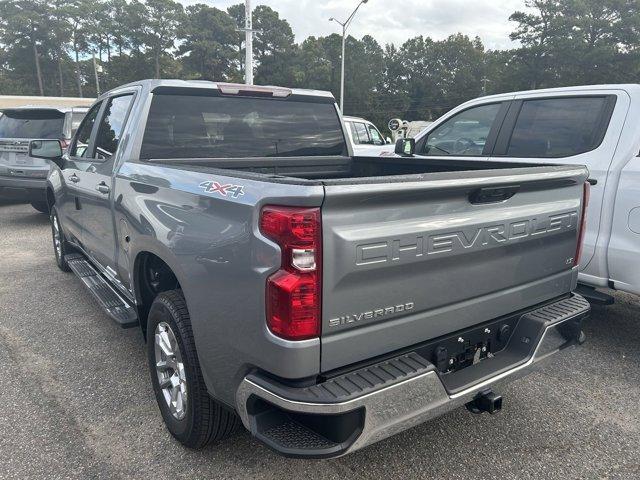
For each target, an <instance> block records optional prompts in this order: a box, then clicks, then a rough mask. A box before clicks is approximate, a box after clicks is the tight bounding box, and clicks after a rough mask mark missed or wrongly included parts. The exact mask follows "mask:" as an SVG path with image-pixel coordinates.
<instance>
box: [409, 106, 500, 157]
mask: <svg viewBox="0 0 640 480" xmlns="http://www.w3.org/2000/svg"><path fill="white" fill-rule="evenodd" d="M500 107H501V104H500V103H492V104H490V105H480V106H478V107H472V108H469V109H468V110H465V111H463V112H460V113H458V114H457V115H454V116H453V117H451V118H450V119H449V120H447V121H445V122H444V123H443V124H442V125H440V126H439V127H437V128H436V129H435V130H433V131H432V132H431V133H429V135H428V136H427V141H426V142H425V144H424V147H423V149H422V152H421V153H422V154H423V155H434V156H436V155H438V156H441V155H458V156H478V155H482V151H483V150H484V146H485V143H486V142H487V137H488V136H489V132H490V131H491V126H492V125H493V122H494V121H495V119H496V117H497V116H498V112H499V111H500Z"/></svg>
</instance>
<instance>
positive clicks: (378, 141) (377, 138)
mask: <svg viewBox="0 0 640 480" xmlns="http://www.w3.org/2000/svg"><path fill="white" fill-rule="evenodd" d="M367 126H368V127H369V136H370V137H371V143H373V144H374V145H384V140H383V138H382V135H380V132H379V131H378V129H377V128H376V127H374V126H373V125H367Z"/></svg>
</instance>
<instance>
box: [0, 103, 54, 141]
mask: <svg viewBox="0 0 640 480" xmlns="http://www.w3.org/2000/svg"><path fill="white" fill-rule="evenodd" d="M63 125H64V113H62V112H56V111H54V110H5V111H4V112H3V115H2V116H0V138H57V139H62V138H64V134H63Z"/></svg>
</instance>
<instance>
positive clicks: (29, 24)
mask: <svg viewBox="0 0 640 480" xmlns="http://www.w3.org/2000/svg"><path fill="white" fill-rule="evenodd" d="M0 23H1V24H2V27H1V28H0V31H1V32H2V43H3V44H4V45H9V46H12V47H14V48H25V47H26V48H28V49H31V52H32V54H31V55H32V56H31V58H32V59H33V65H34V67H35V74H36V79H37V84H38V91H39V92H40V95H44V80H43V75H42V68H41V59H40V56H41V50H42V49H44V48H46V46H45V45H47V44H51V29H52V19H51V14H50V12H49V9H48V8H47V4H46V3H45V2H43V1H41V0H14V1H9V0H4V1H2V2H1V3H0Z"/></svg>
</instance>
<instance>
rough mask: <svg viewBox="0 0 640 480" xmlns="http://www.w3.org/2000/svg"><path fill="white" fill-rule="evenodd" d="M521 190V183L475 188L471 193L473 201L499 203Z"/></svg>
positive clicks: (475, 202) (476, 202) (471, 200)
mask: <svg viewBox="0 0 640 480" xmlns="http://www.w3.org/2000/svg"><path fill="white" fill-rule="evenodd" d="M518 190H520V185H510V186H507V187H485V188H480V189H478V190H474V191H473V192H471V194H470V195H469V201H470V202H471V203H473V204H474V205H475V204H478V203H499V202H504V201H505V200H509V199H510V198H511V197H513V196H514V195H515V194H516V193H518Z"/></svg>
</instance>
